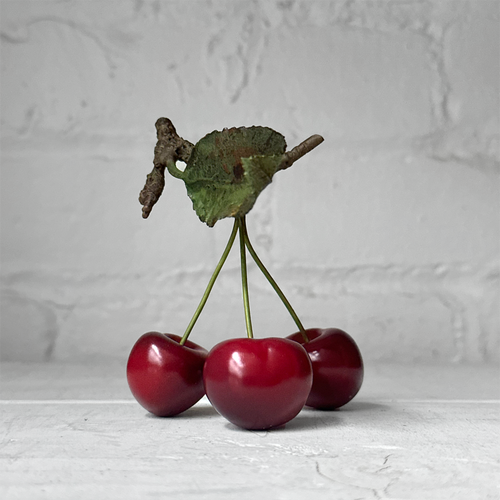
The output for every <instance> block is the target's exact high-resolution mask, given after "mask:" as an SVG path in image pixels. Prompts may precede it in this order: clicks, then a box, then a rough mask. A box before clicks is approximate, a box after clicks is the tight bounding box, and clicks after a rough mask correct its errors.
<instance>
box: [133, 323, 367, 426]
mask: <svg viewBox="0 0 500 500" xmlns="http://www.w3.org/2000/svg"><path fill="white" fill-rule="evenodd" d="M304 333H305V334H306V336H307V337H308V339H309V340H308V341H307V342H306V341H305V338H304V335H303V334H302V333H301V332H298V333H295V334H293V335H290V336H289V337H288V338H286V339H281V338H264V339H251V338H238V339H231V340H226V341H223V342H221V343H219V344H217V345H216V346H215V347H214V348H213V349H212V350H211V351H210V353H208V352H207V351H206V350H205V349H203V348H202V347H200V346H198V345H197V344H195V343H193V342H190V341H186V342H185V344H184V345H181V344H180V340H181V338H180V337H179V336H177V335H172V334H160V333H157V332H151V333H146V334H144V335H143V336H142V337H141V338H140V339H139V340H138V341H137V343H136V344H135V345H134V347H133V348H132V351H131V353H130V356H129V359H128V363H127V380H128V383H129V386H130V389H131V391H132V394H133V395H134V397H135V398H136V399H137V401H138V402H139V403H140V404H141V405H142V406H143V407H144V408H146V409H147V410H148V411H150V412H151V413H153V414H155V415H158V416H173V415H177V414H179V413H181V412H183V411H185V410H187V409H188V408H190V407H191V406H192V405H194V404H195V403H196V402H197V401H199V399H201V397H202V396H203V395H204V394H205V393H206V395H207V397H208V399H209V400H210V402H211V403H212V405H213V406H214V408H215V409H216V410H217V411H218V412H219V413H220V414H221V415H222V416H223V417H225V418H226V419H227V420H229V421H230V422H232V423H233V424H235V425H237V426H239V427H243V428H245V429H269V428H274V427H278V426H280V425H283V424H285V423H286V422H288V421H290V420H291V419H293V418H294V417H295V416H296V415H297V414H298V413H299V412H300V411H301V409H302V408H303V407H304V405H307V406H311V407H313V408H319V409H329V410H330V409H335V408H339V407H340V406H342V405H344V404H346V403H347V402H348V401H350V400H351V399H352V398H353V397H354V396H355V395H356V393H357V392H358V391H359V389H360V387H361V383H362V380H363V361H362V358H361V354H360V352H359V349H358V347H357V345H356V343H355V342H354V340H353V339H352V338H351V337H350V336H349V335H348V334H347V333H345V332H344V331H342V330H338V329H334V328H330V329H324V330H322V329H318V328H312V329H309V330H305V332H304Z"/></svg>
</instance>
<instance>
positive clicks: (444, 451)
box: [0, 363, 500, 500]
mask: <svg viewBox="0 0 500 500" xmlns="http://www.w3.org/2000/svg"><path fill="white" fill-rule="evenodd" d="M0 368H1V371H0V375H1V379H0V380H1V382H0V430H1V442H0V497H1V498H3V499H17V498H22V499H24V498H26V499H28V498H29V499H44V498H47V499H51V500H53V499H59V498H61V499H63V498H64V499H65V500H66V499H78V498H85V499H87V498H90V499H100V498H106V499H109V498H120V499H139V498H141V499H142V498H149V497H153V498H154V497H156V498H171V499H184V498H186V499H189V498H195V497H196V498H203V499H217V500H221V499H226V498H227V499H238V500H246V499H252V500H255V499H257V500H258V499H267V498H269V499H284V500H288V499H290V500H293V499H303V498H307V497H309V496H310V497H311V498H314V499H315V500H316V499H323V498H325V499H330V498H331V499H336V500H342V499H346V500H354V499H383V498H391V499H415V500H426V499H432V500H445V499H454V500H457V499H464V500H474V499H477V500H485V499H498V498H500V497H499V493H500V490H499V489H498V486H499V478H500V466H499V464H500V437H499V431H500V426H499V418H498V417H499V407H500V393H499V392H500V389H499V388H500V384H499V381H500V379H499V369H498V367H493V366H465V367H464V366H445V367H437V366H397V365H390V366H387V365H385V366H382V365H373V366H371V365H368V366H367V367H366V372H365V382H364V385H363V388H362V389H361V391H360V393H359V394H358V396H357V397H356V398H355V399H354V400H353V401H352V402H351V403H349V404H348V405H346V406H345V407H344V408H342V409H340V410H337V411H334V412H321V411H315V410H311V409H304V410H303V411H302V412H301V413H300V414H299V415H298V416H297V417H296V418H295V419H294V420H292V421H291V422H289V423H288V424H287V425H286V426H284V427H283V428H280V429H276V430H272V431H265V432H264V431H263V432H253V431H245V430H241V429H239V428H237V427H235V426H233V425H232V424H230V423H228V422H227V421H226V420H224V419H223V418H222V417H221V416H219V415H218V414H217V413H216V412H215V410H214V409H213V408H212V407H211V406H210V404H209V402H208V401H207V400H206V399H202V400H201V401H200V402H199V403H198V404H197V405H196V406H195V407H193V408H192V409H190V410H188V411H186V412H185V413H184V414H182V415H180V416H178V417H174V418H166V419H165V418H156V417H154V416H152V415H150V414H148V413H147V412H146V411H145V410H144V409H142V408H141V407H140V406H139V405H138V404H137V403H136V402H135V401H134V400H133V399H132V397H131V395H130V393H129V391H128V387H127V385H126V381H125V374H124V365H123V363H121V364H116V363H108V364H101V365H92V364H89V365H78V366H69V365H58V364H45V365H43V364H15V363H3V364H2V365H1V367H0Z"/></svg>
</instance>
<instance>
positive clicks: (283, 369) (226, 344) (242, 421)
mask: <svg viewBox="0 0 500 500" xmlns="http://www.w3.org/2000/svg"><path fill="white" fill-rule="evenodd" d="M203 381H204V383H205V390H206V392H207V397H208V399H209V400H210V402H211V403H212V405H213V406H214V408H215V409H216V410H217V411H218V412H219V413H220V414H221V415H222V416H223V417H225V418H226V419H227V420H229V421H230V422H232V423H233V424H235V425H237V426H239V427H243V428H245V429H270V428H272V427H278V426H280V425H283V424H285V423H286V422H288V421H289V420H291V419H292V418H294V417H295V416H296V415H297V414H298V413H299V412H300V410H301V409H302V408H303V406H304V403H305V402H306V399H307V396H308V395H309V392H310V390H311V384H312V368H311V362H310V360H309V357H308V356H307V353H306V351H305V350H304V349H303V348H302V347H301V346H300V345H299V344H297V343H296V342H292V341H290V340H286V339H281V338H265V339H249V338H241V339H231V340H226V341H223V342H221V343H219V344H217V345H216V346H215V347H214V348H213V349H212V350H211V351H210V353H209V355H208V358H207V361H206V363H205V368H204V369H203Z"/></svg>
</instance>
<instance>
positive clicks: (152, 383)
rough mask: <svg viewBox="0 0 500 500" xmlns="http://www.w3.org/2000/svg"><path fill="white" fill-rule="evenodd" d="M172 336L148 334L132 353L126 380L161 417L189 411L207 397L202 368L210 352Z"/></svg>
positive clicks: (147, 406)
mask: <svg viewBox="0 0 500 500" xmlns="http://www.w3.org/2000/svg"><path fill="white" fill-rule="evenodd" d="M180 340H181V337H179V336H178V335H173V334H170V333H169V334H162V333H158V332H149V333H145V334H144V335H142V336H141V337H140V338H139V340H138V341H137V342H136V343H135V345H134V347H133V348H132V351H131V352H130V355H129V358H128V363H127V381H128V385H129V387H130V390H131V391H132V394H133V395H134V397H135V399H137V401H138V402H139V403H140V404H141V405H142V406H143V407H144V408H146V410H148V411H150V412H151V413H154V414H155V415H157V416H159V417H171V416H173V415H177V414H178V413H181V412H183V411H184V410H187V409H188V408H190V407H191V406H193V405H194V404H195V403H196V402H197V401H199V400H200V399H201V398H202V397H203V396H204V394H205V389H204V387H203V365H204V363H205V359H206V357H207V355H208V352H207V351H206V350H205V349H203V347H200V346H199V345H197V344H195V343H194V342H190V341H189V340H187V341H186V343H185V344H184V345H180V344H179V342H180Z"/></svg>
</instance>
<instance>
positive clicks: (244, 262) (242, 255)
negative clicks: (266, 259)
mask: <svg viewBox="0 0 500 500" xmlns="http://www.w3.org/2000/svg"><path fill="white" fill-rule="evenodd" d="M238 224H239V229H240V258H241V283H242V287H243V307H244V309H245V323H246V327H247V337H248V338H249V339H253V329H252V318H251V316H250V300H249V298H248V275H247V256H246V247H245V239H246V238H245V217H244V216H243V217H241V218H239V219H238Z"/></svg>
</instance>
